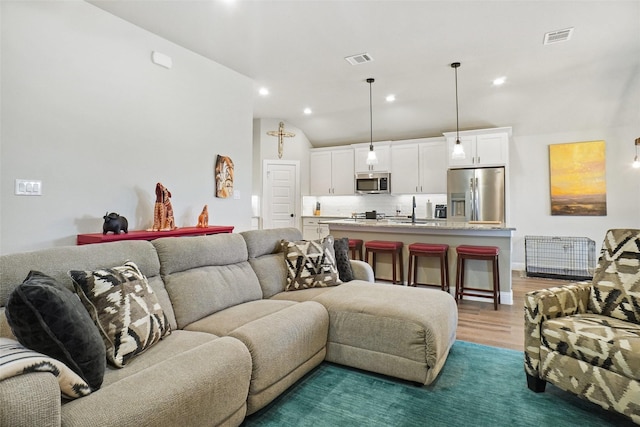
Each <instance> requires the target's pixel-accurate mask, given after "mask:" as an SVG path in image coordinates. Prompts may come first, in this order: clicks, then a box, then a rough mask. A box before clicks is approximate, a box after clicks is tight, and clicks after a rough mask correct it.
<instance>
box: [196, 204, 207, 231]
mask: <svg viewBox="0 0 640 427" xmlns="http://www.w3.org/2000/svg"><path fill="white" fill-rule="evenodd" d="M208 226H209V211H208V210H207V205H204V208H202V213H201V214H200V216H198V225H196V227H198V228H207V227H208Z"/></svg>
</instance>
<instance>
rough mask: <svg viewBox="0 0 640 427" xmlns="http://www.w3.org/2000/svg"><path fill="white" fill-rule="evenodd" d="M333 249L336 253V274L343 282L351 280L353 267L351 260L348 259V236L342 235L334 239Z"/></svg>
mask: <svg viewBox="0 0 640 427" xmlns="http://www.w3.org/2000/svg"><path fill="white" fill-rule="evenodd" d="M333 249H334V250H335V253H336V266H337V267H338V275H339V276H340V280H342V281H343V282H350V281H351V280H353V269H352V268H351V260H350V259H349V238H348V237H342V238H340V239H335V241H334V242H333Z"/></svg>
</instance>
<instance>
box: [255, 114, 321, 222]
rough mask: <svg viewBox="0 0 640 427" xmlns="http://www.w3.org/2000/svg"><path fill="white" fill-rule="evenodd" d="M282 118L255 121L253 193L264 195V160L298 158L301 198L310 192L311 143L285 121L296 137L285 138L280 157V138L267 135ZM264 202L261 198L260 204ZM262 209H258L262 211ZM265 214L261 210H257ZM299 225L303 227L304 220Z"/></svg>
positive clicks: (285, 126)
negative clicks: (279, 157) (280, 157)
mask: <svg viewBox="0 0 640 427" xmlns="http://www.w3.org/2000/svg"><path fill="white" fill-rule="evenodd" d="M280 121H281V120H277V119H255V120H254V121H253V184H252V186H253V195H254V196H257V197H259V198H261V197H262V165H263V160H297V161H299V162H300V194H299V195H298V196H299V197H300V200H302V196H303V195H306V194H309V150H310V149H311V143H309V140H308V139H307V136H306V135H305V134H304V133H303V132H302V131H301V130H300V129H298V128H296V127H294V126H292V125H290V124H289V123H287V122H284V129H285V131H287V132H293V133H294V134H295V136H294V137H291V138H284V150H283V154H282V159H278V138H277V137H275V136H271V135H267V132H269V131H277V130H278V126H279V124H280ZM261 203H262V200H261V199H260V200H259V201H258V206H260V204H261ZM260 210H261V209H257V211H260ZM256 214H257V215H258V216H263V215H262V214H261V212H256ZM298 222H299V227H300V228H301V229H302V222H301V221H298Z"/></svg>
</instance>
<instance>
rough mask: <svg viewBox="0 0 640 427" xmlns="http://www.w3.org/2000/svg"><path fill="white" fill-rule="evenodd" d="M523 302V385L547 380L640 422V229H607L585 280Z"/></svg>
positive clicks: (538, 388)
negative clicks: (592, 269)
mask: <svg viewBox="0 0 640 427" xmlns="http://www.w3.org/2000/svg"><path fill="white" fill-rule="evenodd" d="M524 304H525V314H524V320H525V357H524V368H525V372H526V375H527V385H528V387H529V389H531V390H533V391H535V392H543V391H544V389H545V385H546V383H547V382H550V383H552V384H554V385H556V386H557V387H559V388H561V389H563V390H566V391H569V392H571V393H574V394H576V395H578V396H580V397H583V398H585V399H587V400H589V401H591V402H593V403H596V404H598V405H600V406H602V407H603V408H605V409H609V410H613V411H616V412H619V413H621V414H624V415H626V416H627V417H629V418H630V419H631V420H633V421H634V422H635V423H638V424H640V230H629V229H627V230H625V229H616V230H609V231H608V232H607V234H606V237H605V240H604V243H603V245H602V251H601V253H600V259H599V260H598V267H597V269H596V271H595V274H594V277H593V280H592V281H591V282H581V283H575V284H571V285H567V286H561V287H555V288H549V289H544V290H540V291H535V292H530V293H528V294H527V295H526V297H525V303H524Z"/></svg>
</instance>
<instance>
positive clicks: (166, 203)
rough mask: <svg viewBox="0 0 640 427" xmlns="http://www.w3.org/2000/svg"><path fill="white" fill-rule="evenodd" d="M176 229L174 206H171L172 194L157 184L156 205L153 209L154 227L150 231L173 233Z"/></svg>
mask: <svg viewBox="0 0 640 427" xmlns="http://www.w3.org/2000/svg"><path fill="white" fill-rule="evenodd" d="M176 228H177V227H176V222H175V219H174V218H173V206H171V192H170V191H169V190H167V188H166V187H165V186H164V185H162V184H160V183H157V184H156V203H155V205H154V208H153V227H152V228H151V229H149V231H171V230H175V229H176Z"/></svg>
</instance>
